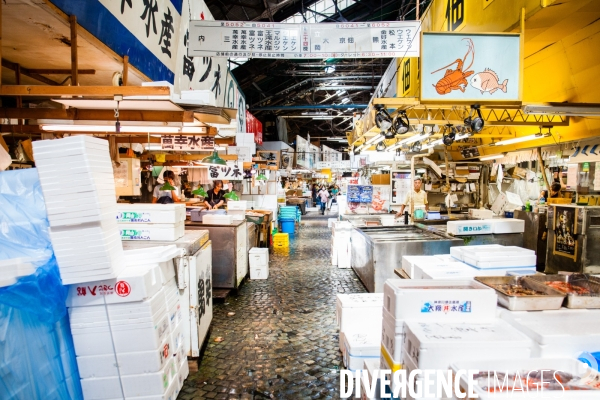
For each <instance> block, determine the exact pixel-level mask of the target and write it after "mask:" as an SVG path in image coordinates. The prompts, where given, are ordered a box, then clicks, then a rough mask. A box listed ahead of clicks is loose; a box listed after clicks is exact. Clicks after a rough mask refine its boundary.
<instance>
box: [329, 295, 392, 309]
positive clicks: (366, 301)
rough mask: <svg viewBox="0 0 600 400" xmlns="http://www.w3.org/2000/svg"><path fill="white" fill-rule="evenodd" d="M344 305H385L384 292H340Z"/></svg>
mask: <svg viewBox="0 0 600 400" xmlns="http://www.w3.org/2000/svg"><path fill="white" fill-rule="evenodd" d="M337 299H338V303H339V304H340V305H341V306H342V307H344V308H345V307H383V293H351V294H338V295H337Z"/></svg>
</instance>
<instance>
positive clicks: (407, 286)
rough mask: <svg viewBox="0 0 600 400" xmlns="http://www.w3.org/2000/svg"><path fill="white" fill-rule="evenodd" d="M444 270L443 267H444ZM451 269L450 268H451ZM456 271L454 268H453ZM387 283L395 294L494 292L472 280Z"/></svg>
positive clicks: (427, 280) (397, 281)
mask: <svg viewBox="0 0 600 400" xmlns="http://www.w3.org/2000/svg"><path fill="white" fill-rule="evenodd" d="M442 268H443V267H442ZM449 269H450V268H449ZM452 269H454V268H452ZM385 283H386V284H387V285H389V286H391V287H392V288H393V290H394V291H395V292H399V291H404V290H418V291H422V290H428V289H431V290H435V291H436V292H438V291H440V290H470V289H476V290H493V289H490V287H489V286H486V285H483V284H481V283H479V282H476V281H474V280H472V279H461V280H457V279H453V280H431V279H388V280H387V281H385Z"/></svg>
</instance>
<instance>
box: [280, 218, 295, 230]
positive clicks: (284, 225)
mask: <svg viewBox="0 0 600 400" xmlns="http://www.w3.org/2000/svg"><path fill="white" fill-rule="evenodd" d="M280 222H281V232H283V233H294V230H295V229H296V221H294V220H293V219H292V220H280Z"/></svg>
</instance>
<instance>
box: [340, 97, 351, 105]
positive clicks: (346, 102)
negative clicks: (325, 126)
mask: <svg viewBox="0 0 600 400" xmlns="http://www.w3.org/2000/svg"><path fill="white" fill-rule="evenodd" d="M348 103H350V99H349V98H347V97H344V98H343V99H342V104H348Z"/></svg>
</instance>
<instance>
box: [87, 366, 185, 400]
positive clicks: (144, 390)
mask: <svg viewBox="0 0 600 400" xmlns="http://www.w3.org/2000/svg"><path fill="white" fill-rule="evenodd" d="M176 380H177V367H176V366H175V360H173V359H171V360H169V362H168V363H166V364H165V366H164V368H163V369H162V370H161V371H159V372H154V373H147V374H140V375H125V376H121V377H120V378H119V377H118V376H111V377H105V378H89V379H82V380H81V389H82V391H83V397H84V398H85V399H86V400H104V399H114V398H123V394H122V392H121V385H122V389H123V393H124V394H125V398H135V397H140V396H153V395H163V394H165V393H166V391H167V389H168V388H169V383H171V382H172V381H176Z"/></svg>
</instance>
